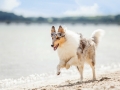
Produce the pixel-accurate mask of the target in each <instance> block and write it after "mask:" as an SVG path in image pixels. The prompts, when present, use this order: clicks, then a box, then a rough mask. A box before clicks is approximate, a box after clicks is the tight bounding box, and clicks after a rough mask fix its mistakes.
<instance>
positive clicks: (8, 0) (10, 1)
mask: <svg viewBox="0 0 120 90" xmlns="http://www.w3.org/2000/svg"><path fill="white" fill-rule="evenodd" d="M19 5H20V2H19V1H18V0H0V10H1V11H7V12H10V11H12V10H13V9H14V8H16V7H18V6H19Z"/></svg>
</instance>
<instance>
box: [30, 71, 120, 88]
mask: <svg viewBox="0 0 120 90" xmlns="http://www.w3.org/2000/svg"><path fill="white" fill-rule="evenodd" d="M31 90H120V71H116V72H112V73H108V74H103V75H100V76H98V77H97V80H96V81H92V80H90V79H89V78H85V79H84V81H83V83H80V82H79V80H78V79H77V80H71V81H69V80H68V81H65V82H63V83H61V84H60V85H47V86H43V87H39V88H33V89H31Z"/></svg>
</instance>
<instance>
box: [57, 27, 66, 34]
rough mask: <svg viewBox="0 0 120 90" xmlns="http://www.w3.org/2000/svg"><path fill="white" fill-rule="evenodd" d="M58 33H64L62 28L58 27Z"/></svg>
mask: <svg viewBox="0 0 120 90" xmlns="http://www.w3.org/2000/svg"><path fill="white" fill-rule="evenodd" d="M58 32H59V33H65V31H64V29H63V28H62V26H61V25H60V26H59V29H58Z"/></svg>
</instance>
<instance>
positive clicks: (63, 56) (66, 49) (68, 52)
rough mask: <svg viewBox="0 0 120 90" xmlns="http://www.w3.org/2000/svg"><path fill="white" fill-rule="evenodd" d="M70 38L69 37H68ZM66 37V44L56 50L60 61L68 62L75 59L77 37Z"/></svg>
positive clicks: (77, 43)
mask: <svg viewBox="0 0 120 90" xmlns="http://www.w3.org/2000/svg"><path fill="white" fill-rule="evenodd" d="M70 36H71V35H70ZM70 36H69V35H68V36H67V40H66V42H65V43H64V44H63V45H62V46H61V47H59V48H58V50H57V51H58V55H59V58H60V60H63V61H66V62H67V61H68V60H70V59H71V58H72V57H76V55H77V54H76V51H77V48H78V45H79V36H78V37H70Z"/></svg>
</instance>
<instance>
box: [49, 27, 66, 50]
mask: <svg viewBox="0 0 120 90" xmlns="http://www.w3.org/2000/svg"><path fill="white" fill-rule="evenodd" d="M51 37H52V45H51V47H53V48H54V50H56V49H57V48H58V47H60V46H61V45H62V44H63V43H64V42H65V31H64V29H63V28H62V26H59V28H58V32H57V33H56V30H55V27H54V26H52V29H51Z"/></svg>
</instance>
